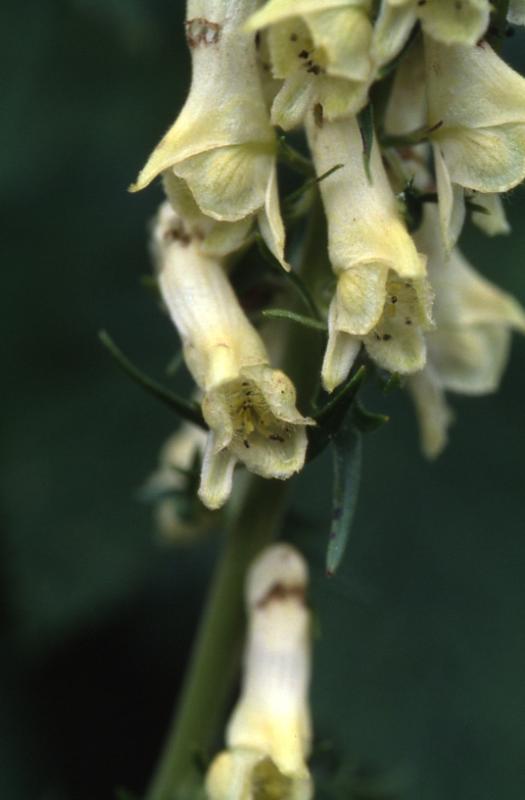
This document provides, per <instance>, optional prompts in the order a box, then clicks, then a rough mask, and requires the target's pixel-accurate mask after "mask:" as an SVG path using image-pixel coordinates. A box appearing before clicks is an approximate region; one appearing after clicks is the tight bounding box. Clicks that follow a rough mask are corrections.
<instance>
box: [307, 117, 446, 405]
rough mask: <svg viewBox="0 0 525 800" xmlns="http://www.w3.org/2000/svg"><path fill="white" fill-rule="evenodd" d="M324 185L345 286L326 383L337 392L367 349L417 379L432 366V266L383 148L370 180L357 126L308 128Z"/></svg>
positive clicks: (333, 316)
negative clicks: (428, 361) (400, 205)
mask: <svg viewBox="0 0 525 800" xmlns="http://www.w3.org/2000/svg"><path fill="white" fill-rule="evenodd" d="M307 130H308V140H309V144H310V149H311V151H312V154H313V158H314V162H315V167H316V171H317V173H318V175H321V174H323V173H324V172H326V171H328V170H329V169H330V167H333V165H334V163H342V164H344V167H343V168H342V169H339V170H338V171H337V172H335V173H334V174H332V175H330V176H329V177H328V178H326V179H325V180H324V181H322V182H321V184H320V189H321V195H322V198H323V203H324V208H325V212H326V217H327V222H328V250H329V255H330V261H331V263H332V269H333V271H334V272H335V274H336V276H337V287H336V291H335V295H334V297H333V300H332V302H331V305H330V310H329V316H328V330H329V336H328V346H327V349H326V353H325V357H324V362H323V367H322V379H323V384H324V386H325V388H326V389H327V390H328V391H332V390H333V389H334V388H335V387H336V386H338V385H339V384H340V383H341V382H342V381H343V380H344V379H345V378H346V376H347V375H348V372H349V371H350V368H351V366H352V364H353V362H354V359H355V357H356V355H357V353H358V351H359V348H360V346H361V343H363V344H364V345H365V347H366V349H367V351H368V353H369V355H370V356H371V357H372V358H373V359H374V361H376V362H377V363H378V364H379V365H380V366H381V367H384V368H385V369H388V370H391V371H392V372H401V373H411V372H415V371H417V370H419V369H422V367H423V366H424V364H425V339H424V335H423V331H425V330H427V329H428V328H429V327H431V324H432V322H431V316H430V313H431V290H430V287H429V284H428V282H427V279H426V270H425V260H424V258H423V257H422V256H420V255H419V254H418V253H417V251H416V248H415V245H414V243H413V241H412V239H411V237H410V236H409V234H408V232H407V230H406V228H405V226H404V224H403V222H402V221H401V219H400V217H399V213H398V210H397V204H396V199H395V197H394V194H393V192H392V189H391V187H390V184H389V181H388V177H387V175H386V173H385V170H384V167H383V163H382V160H381V154H380V151H379V147H378V145H377V142H376V141H374V143H373V147H372V152H371V158H370V165H369V167H370V180H369V178H368V176H367V172H366V168H365V162H364V157H363V146H362V140H361V135H360V131H359V127H358V125H357V122H356V121H355V119H349V120H345V121H339V122H333V123H324V124H323V125H322V126H319V125H317V124H316V123H315V120H314V121H313V122H312V123H311V124H309V125H308V128H307Z"/></svg>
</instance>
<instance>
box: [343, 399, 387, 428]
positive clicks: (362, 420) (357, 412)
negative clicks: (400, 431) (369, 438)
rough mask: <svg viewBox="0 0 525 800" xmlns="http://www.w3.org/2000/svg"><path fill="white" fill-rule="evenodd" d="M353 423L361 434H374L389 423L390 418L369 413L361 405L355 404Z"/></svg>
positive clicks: (372, 412) (373, 412)
mask: <svg viewBox="0 0 525 800" xmlns="http://www.w3.org/2000/svg"><path fill="white" fill-rule="evenodd" d="M352 411H353V414H352V417H353V422H354V425H355V427H356V428H357V429H358V430H360V431H361V433H374V431H377V430H379V428H382V427H383V425H385V424H386V423H387V422H389V420H390V417H388V416H387V415H386V414H378V413H376V412H375V411H368V410H367V409H366V408H364V406H362V405H361V403H358V402H355V403H354V406H353V409H352Z"/></svg>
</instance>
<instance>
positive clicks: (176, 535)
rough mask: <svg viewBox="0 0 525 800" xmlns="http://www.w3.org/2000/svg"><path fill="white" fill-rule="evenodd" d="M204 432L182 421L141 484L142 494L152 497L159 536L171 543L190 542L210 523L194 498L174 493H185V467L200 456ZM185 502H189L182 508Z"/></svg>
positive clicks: (207, 515) (204, 443)
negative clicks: (157, 464)
mask: <svg viewBox="0 0 525 800" xmlns="http://www.w3.org/2000/svg"><path fill="white" fill-rule="evenodd" d="M205 445H206V433H205V431H203V430H202V428H198V427H197V426H195V425H192V424H191V423H189V422H184V423H183V424H182V425H181V427H180V428H179V429H178V431H177V432H176V433H174V434H173V435H172V436H170V438H169V439H168V440H167V442H165V444H164V446H163V447H162V450H161V453H160V459H159V467H158V469H157V470H156V471H155V472H154V473H153V475H152V476H151V477H150V478H149V479H148V481H147V483H146V484H145V486H144V493H145V494H146V496H148V495H149V496H151V495H153V497H154V498H157V499H156V500H155V505H154V512H155V522H156V524H157V528H158V530H159V533H160V535H161V537H162V539H163V540H165V541H167V542H174V543H184V542H190V541H193V540H194V539H195V537H196V536H197V535H198V534H199V533H201V532H202V531H203V530H205V529H206V528H207V527H208V525H209V523H210V514H209V512H207V511H206V509H204V508H203V506H202V505H200V503H198V502H196V501H195V498H192V497H189V496H188V498H184V497H183V496H179V497H175V496H174V494H175V493H176V492H179V493H181V494H184V493H185V490H186V488H187V486H188V481H189V478H188V476H187V474H186V473H187V471H188V470H191V469H192V468H193V467H194V464H195V461H196V459H197V460H199V459H202V457H203V454H204V449H205ZM185 503H186V504H193V505H191V507H190V506H188V508H185Z"/></svg>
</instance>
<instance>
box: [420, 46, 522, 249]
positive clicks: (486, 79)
mask: <svg viewBox="0 0 525 800" xmlns="http://www.w3.org/2000/svg"><path fill="white" fill-rule="evenodd" d="M425 51H426V64H427V101H428V124H429V128H430V129H431V130H432V133H431V140H432V143H433V147H434V157H435V165H436V177H437V188H438V195H439V205H440V212H441V228H442V232H443V237H444V241H445V244H446V247H447V248H448V249H450V248H451V247H453V245H454V244H455V242H456V241H457V238H458V236H459V232H460V230H461V225H462V222H463V218H464V207H463V190H464V189H467V190H470V191H474V192H479V193H484V194H489V195H491V194H494V193H500V192H506V191H508V190H509V189H512V188H513V187H515V186H517V185H518V184H519V183H521V181H522V180H523V179H524V178H525V79H524V78H522V77H521V75H518V73H517V72H514V70H512V69H511V68H510V67H509V66H508V65H507V64H505V62H504V61H502V60H501V59H500V58H499V57H498V56H497V55H496V53H495V52H494V51H493V50H492V49H491V47H490V46H489V45H488V44H487V43H486V42H483V43H481V44H479V45H478V46H476V47H465V46H461V45H457V46H454V47H446V46H444V45H442V44H438V43H436V42H434V41H432V40H431V39H427V41H426V42H425ZM476 202H479V196H478V198H477V199H476Z"/></svg>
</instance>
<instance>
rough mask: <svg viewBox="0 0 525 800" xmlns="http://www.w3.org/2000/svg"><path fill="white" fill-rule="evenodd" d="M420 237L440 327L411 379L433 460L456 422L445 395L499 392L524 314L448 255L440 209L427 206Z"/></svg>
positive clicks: (425, 446) (425, 442)
mask: <svg viewBox="0 0 525 800" xmlns="http://www.w3.org/2000/svg"><path fill="white" fill-rule="evenodd" d="M416 239H417V243H418V246H419V247H420V249H421V250H422V251H423V252H425V253H426V254H427V256H428V268H429V277H430V280H431V282H432V287H433V289H434V292H435V302H434V317H435V320H436V328H435V330H434V331H431V332H429V333H428V334H427V346H428V361H427V366H426V367H425V369H424V370H423V372H421V373H419V374H418V375H415V376H411V377H410V378H409V381H408V386H409V389H410V391H411V394H412V396H413V398H414V401H415V404H416V410H417V413H418V419H419V424H420V429H421V438H422V447H423V451H424V452H425V454H426V455H427V456H428V457H434V456H437V455H439V453H440V452H441V451H442V449H443V448H444V446H445V445H446V442H447V429H448V426H449V424H450V422H451V420H452V414H451V412H450V409H449V408H448V406H447V403H446V399H445V391H452V392H458V393H460V394H466V395H482V394H487V393H489V392H493V391H495V390H496V389H497V388H498V385H499V383H500V380H501V376H502V374H503V371H504V369H505V365H506V363H507V360H508V355H509V349H510V340H511V332H512V330H516V331H519V332H521V333H525V313H524V311H523V309H522V308H521V306H520V305H519V303H518V302H517V301H516V300H515V299H514V298H513V297H511V296H510V295H509V294H507V293H506V292H503V291H501V289H498V288H497V287H496V286H494V285H493V284H491V283H490V282H489V281H487V280H486V279H485V278H483V277H482V276H481V275H479V274H478V273H477V272H476V271H475V270H474V268H473V267H472V266H471V265H470V264H469V263H468V262H467V260H466V259H465V258H464V257H463V256H462V255H461V253H460V252H459V251H458V250H453V251H452V253H451V254H450V255H449V256H447V253H446V251H445V249H444V246H443V242H442V240H441V237H440V235H439V226H438V219H437V210H436V208H435V207H433V206H428V207H427V208H426V210H425V220H424V224H423V226H422V227H421V229H420V230H419V231H418V233H417V234H416Z"/></svg>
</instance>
